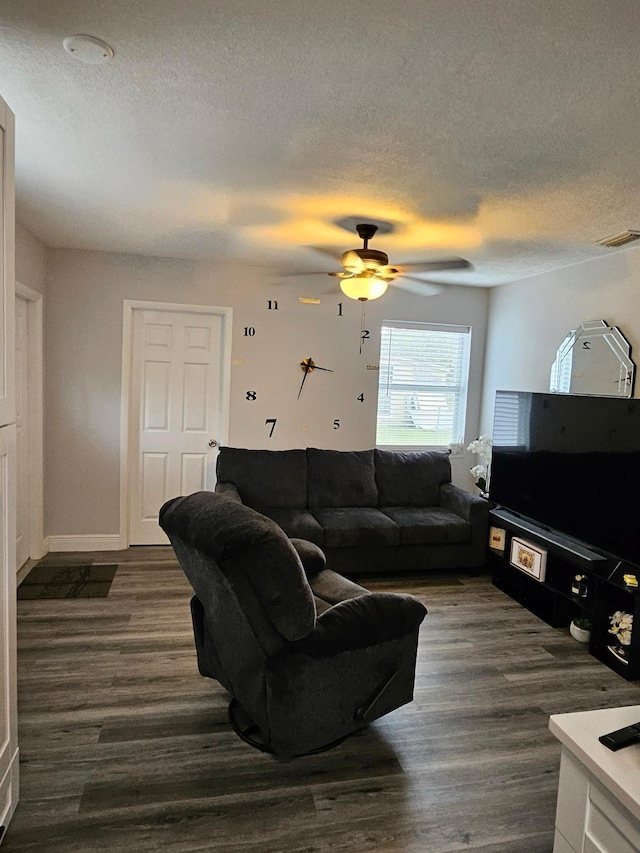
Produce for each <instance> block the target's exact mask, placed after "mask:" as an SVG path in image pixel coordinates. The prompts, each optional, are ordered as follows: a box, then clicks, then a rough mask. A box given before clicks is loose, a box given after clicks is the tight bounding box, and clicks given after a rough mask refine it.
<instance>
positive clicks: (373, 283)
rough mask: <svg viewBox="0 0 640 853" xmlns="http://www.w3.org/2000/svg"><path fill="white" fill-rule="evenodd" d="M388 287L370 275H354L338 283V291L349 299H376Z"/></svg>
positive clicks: (384, 282) (385, 283) (386, 283)
mask: <svg viewBox="0 0 640 853" xmlns="http://www.w3.org/2000/svg"><path fill="white" fill-rule="evenodd" d="M388 287H389V284H388V282H386V281H383V280H382V279H380V278H375V276H371V275H354V276H351V278H343V279H342V280H341V281H340V290H341V291H342V292H343V293H344V295H345V296H348V297H349V299H360V300H367V299H378V298H379V297H380V296H383V295H384V294H385V293H386V292H387V288H388Z"/></svg>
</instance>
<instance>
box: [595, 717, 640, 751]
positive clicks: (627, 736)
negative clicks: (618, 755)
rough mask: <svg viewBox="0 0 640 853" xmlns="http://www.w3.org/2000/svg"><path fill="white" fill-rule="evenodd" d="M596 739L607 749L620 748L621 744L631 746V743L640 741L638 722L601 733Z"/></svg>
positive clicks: (639, 724) (639, 725)
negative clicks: (607, 732)
mask: <svg viewBox="0 0 640 853" xmlns="http://www.w3.org/2000/svg"><path fill="white" fill-rule="evenodd" d="M598 740H599V741H600V743H603V744H604V745H605V746H607V747H609V749H613V750H614V751H615V750H616V749H622V747H623V746H631V744H632V743H640V723H633V725H631V726H625V727H624V728H623V729H617V730H616V731H615V732H609V734H607V735H601V736H600V737H599V738H598Z"/></svg>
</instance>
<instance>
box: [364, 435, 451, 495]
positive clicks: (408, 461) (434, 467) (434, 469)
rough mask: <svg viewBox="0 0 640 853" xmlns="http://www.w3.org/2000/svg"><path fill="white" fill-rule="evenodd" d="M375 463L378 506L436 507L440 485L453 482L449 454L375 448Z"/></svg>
mask: <svg viewBox="0 0 640 853" xmlns="http://www.w3.org/2000/svg"><path fill="white" fill-rule="evenodd" d="M374 460H375V472H376V483H377V485H378V506H436V505H437V504H438V503H439V493H440V485H441V484H442V483H450V482H451V463H450V461H449V454H448V453H442V452H439V451H432V450H422V451H418V452H416V453H402V452H398V451H394V450H378V449H376V450H375V451H374Z"/></svg>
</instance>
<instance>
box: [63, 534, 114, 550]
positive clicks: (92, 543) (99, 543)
mask: <svg viewBox="0 0 640 853" xmlns="http://www.w3.org/2000/svg"><path fill="white" fill-rule="evenodd" d="M47 543H48V548H47V550H48V551H121V550H122V549H123V548H126V545H123V544H122V537H121V536H120V535H119V534H118V533H113V534H111V535H107V536H99V535H96V534H93V533H88V534H86V535H84V536H49V537H48V540H47Z"/></svg>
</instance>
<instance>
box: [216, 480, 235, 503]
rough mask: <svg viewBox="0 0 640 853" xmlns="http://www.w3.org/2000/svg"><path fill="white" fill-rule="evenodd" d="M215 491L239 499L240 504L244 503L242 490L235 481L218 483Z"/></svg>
mask: <svg viewBox="0 0 640 853" xmlns="http://www.w3.org/2000/svg"><path fill="white" fill-rule="evenodd" d="M214 491H215V492H217V493H218V494H219V495H224V496H225V497H227V498H231V500H232V501H237V502H238V503H239V504H241V503H242V498H241V497H240V492H239V491H238V487H237V486H236V484H235V483H216V486H215V489H214Z"/></svg>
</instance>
